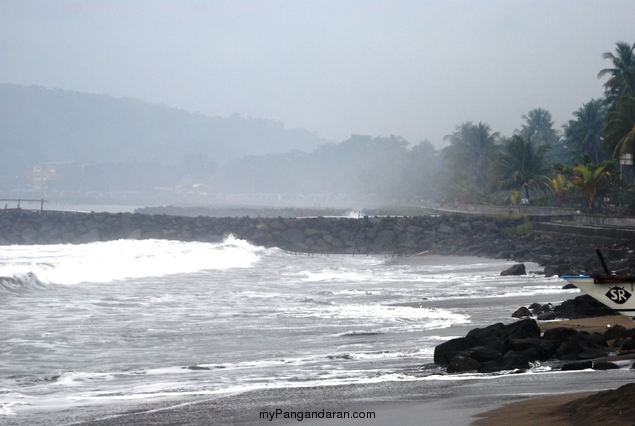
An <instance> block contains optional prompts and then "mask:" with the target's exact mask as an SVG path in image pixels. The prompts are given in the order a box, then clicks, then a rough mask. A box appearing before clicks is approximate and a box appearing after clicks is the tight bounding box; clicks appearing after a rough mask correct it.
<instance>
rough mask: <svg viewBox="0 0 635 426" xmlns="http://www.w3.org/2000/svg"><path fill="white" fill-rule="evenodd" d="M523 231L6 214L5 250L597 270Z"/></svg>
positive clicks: (432, 224)
mask: <svg viewBox="0 0 635 426" xmlns="http://www.w3.org/2000/svg"><path fill="white" fill-rule="evenodd" d="M523 226H526V221H524V220H523V219H521V218H506V217H502V218H497V217H487V216H470V215H452V216H448V215H443V216H411V217H404V216H400V217H369V216H365V217H363V218H359V219H352V218H329V217H313V218H282V217H278V218H258V217H257V218H249V217H242V218H237V217H224V218H215V217H207V216H198V217H184V216H170V215H153V214H141V213H69V212H56V211H28V210H3V211H0V244H3V245H7V244H60V243H72V244H77V243H88V242H93V241H108V240H115V239H121V238H128V239H149V238H157V239H171V240H182V241H206V242H216V241H220V240H222V239H223V238H224V237H225V236H227V235H229V234H233V235H234V236H236V237H237V238H241V239H245V240H248V241H250V242H252V243H254V244H258V245H262V246H266V247H274V246H275V247H279V248H281V249H284V250H288V251H290V252H296V253H310V254H316V253H342V254H385V255H396V256H400V255H413V254H417V253H421V252H434V253H437V254H445V255H475V256H483V257H490V258H502V259H510V260H515V261H517V262H529V261H531V262H536V263H538V264H540V265H543V266H545V267H546V268H545V272H546V273H547V274H549V275H552V274H562V273H578V272H585V271H586V272H591V271H597V270H599V267H600V265H599V263H598V261H597V257H596V255H595V253H594V247H593V246H590V245H588V244H587V245H585V244H583V243H582V242H580V241H577V240H576V239H575V238H574V237H567V238H553V237H551V236H550V235H546V234H539V233H535V232H533V233H530V234H528V235H523V234H519V233H517V232H516V231H517V230H518V228H519V227H523ZM605 256H606V257H607V259H608V260H609V261H610V262H611V266H615V267H617V268H618V271H619V272H623V271H624V270H626V269H628V268H630V265H632V264H635V262H633V260H635V258H634V259H631V258H630V257H635V255H632V254H631V253H630V252H629V251H626V250H622V251H619V250H612V251H607V252H605ZM629 256H630V257H629ZM616 259H619V261H617V262H614V260H616ZM530 272H531V271H530Z"/></svg>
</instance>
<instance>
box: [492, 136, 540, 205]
mask: <svg viewBox="0 0 635 426" xmlns="http://www.w3.org/2000/svg"><path fill="white" fill-rule="evenodd" d="M549 149H550V146H549V145H541V146H538V147H536V146H535V145H534V143H533V142H532V141H531V140H529V139H525V138H524V137H522V136H520V135H514V136H512V137H511V138H509V139H508V140H507V141H506V142H505V146H504V148H503V152H502V155H501V157H500V158H499V159H498V160H496V161H495V162H494V164H493V165H492V169H493V170H494V172H495V173H496V175H497V177H498V179H499V189H500V188H503V187H505V188H508V189H514V190H517V191H520V190H524V191H525V195H526V196H527V198H529V191H530V189H532V188H536V189H538V188H540V186H541V185H543V184H544V183H545V182H546V180H547V179H548V177H547V176H546V174H547V173H548V170H549V167H548V165H547V162H546V161H545V155H546V154H547V152H548V151H549Z"/></svg>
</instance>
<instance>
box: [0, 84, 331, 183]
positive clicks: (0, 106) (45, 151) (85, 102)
mask: <svg viewBox="0 0 635 426" xmlns="http://www.w3.org/2000/svg"><path fill="white" fill-rule="evenodd" d="M326 142H328V141H326V140H324V139H322V138H321V137H320V136H319V135H317V134H315V133H311V132H309V131H307V130H305V129H290V130H286V129H285V128H284V126H283V124H282V123H281V122H278V121H272V120H263V119H257V118H251V117H249V118H245V117H241V116H239V115H237V114H235V115H232V116H230V117H227V118H223V117H208V116H205V115H203V114H192V113H189V112H186V111H184V110H180V109H176V108H171V107H168V106H165V105H156V104H150V103H147V102H144V101H140V100H136V99H129V98H115V97H112V96H108V95H96V94H88V93H80V92H75V91H70V90H61V89H47V88H44V87H39V86H28V87H27V86H19V85H14V84H0V149H1V152H2V154H3V155H2V156H0V168H1V169H0V173H1V174H2V175H4V177H5V179H3V180H7V176H10V175H12V174H16V175H23V174H24V171H25V170H29V169H31V168H32V167H33V166H34V165H37V164H42V163H71V162H74V163H77V162H92V163H120V162H128V163H137V162H143V161H155V162H158V163H160V164H166V165H175V164H180V163H181V162H182V161H183V160H184V158H186V157H188V156H189V158H191V157H192V156H202V157H204V158H205V159H206V161H208V162H210V163H215V164H223V163H225V162H227V161H229V160H232V159H235V158H239V157H241V156H243V155H261V154H269V153H277V152H287V151H289V150H292V149H298V150H303V151H309V150H312V149H314V148H315V147H317V146H318V145H321V144H324V143H326ZM12 179H13V177H12Z"/></svg>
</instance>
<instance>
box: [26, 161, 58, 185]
mask: <svg viewBox="0 0 635 426" xmlns="http://www.w3.org/2000/svg"><path fill="white" fill-rule="evenodd" d="M31 178H32V181H33V189H48V188H49V184H50V182H52V181H54V180H56V179H57V166H56V165H55V164H44V165H37V166H35V167H33V174H32V176H31Z"/></svg>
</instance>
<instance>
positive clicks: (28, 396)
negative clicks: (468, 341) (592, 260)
mask: <svg viewBox="0 0 635 426" xmlns="http://www.w3.org/2000/svg"><path fill="white" fill-rule="evenodd" d="M511 264H512V263H511V262H508V261H504V260H488V259H481V258H475V257H465V258H461V257H442V256H425V257H420V258H417V259H402V258H397V259H395V258H387V257H383V256H350V255H323V256H307V255H293V254H290V253H287V252H284V251H282V250H280V249H276V248H263V247H257V246H254V245H252V244H250V243H248V242H246V241H241V240H237V239H234V238H233V237H229V238H228V239H227V240H226V241H224V242H222V243H219V244H212V243H197V242H179V241H165V240H143V241H134V240H119V241H110V242H96V243H90V244H82V245H68V244H65V245H46V246H44V245H41V246H37V245H33V246H4V247H0V321H1V323H2V327H0V348H1V349H0V350H1V352H2V355H1V357H0V369H1V371H0V423H1V422H2V421H3V420H2V419H3V418H4V419H5V420H9V419H10V420H11V421H12V422H18V423H21V422H22V421H23V422H24V424H30V423H31V422H35V421H36V420H38V419H40V420H41V419H43V418H48V419H50V418H55V413H59V412H61V411H65V412H70V411H73V412H82V410H92V412H94V411H95V410H97V411H99V410H100V409H102V408H103V409H104V410H105V411H107V409H108V408H107V407H113V406H119V405H120V404H134V403H136V402H141V401H142V402H146V403H147V402H148V401H157V400H169V401H174V403H175V404H177V403H178V402H179V401H181V400H183V398H188V397H192V396H207V397H215V396H219V397H220V396H227V395H229V394H234V395H235V394H238V393H244V392H249V391H253V390H258V389H271V388H297V387H313V386H339V385H347V384H361V383H378V382H391V381H392V382H398V381H413V380H443V379H444V377H446V376H443V374H441V372H442V370H440V369H436V368H434V367H431V366H430V364H431V363H432V357H433V352H434V347H435V346H436V345H438V344H439V343H441V342H443V341H445V340H447V339H450V338H453V337H458V336H462V335H465V333H466V332H467V330H469V329H471V328H474V327H479V326H485V325H488V324H491V323H493V322H497V321H506V322H509V321H510V320H511V318H510V314H511V312H513V310H515V309H516V308H517V307H518V306H519V305H518V303H519V301H527V302H528V303H531V302H532V301H539V302H548V301H551V302H556V301H561V300H564V299H566V298H568V297H570V296H571V295H570V294H569V293H571V291H566V290H562V289H561V287H562V285H563V282H562V281H561V280H559V279H558V278H547V277H545V276H543V275H540V274H533V273H530V274H529V275H527V276H521V277H513V276H512V277H509V276H508V277H504V276H500V272H501V271H502V270H503V269H506V268H507V267H509V266H510V265H511ZM527 267H528V269H529V270H538V269H540V268H539V267H538V266H537V265H532V264H528V265H527ZM528 303H527V304H528ZM426 365H428V366H429V368H422V366H426ZM535 368H541V367H540V366H539V365H537V366H535ZM104 407H105V408H104ZM79 417H80V418H81V415H80V416H79Z"/></svg>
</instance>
